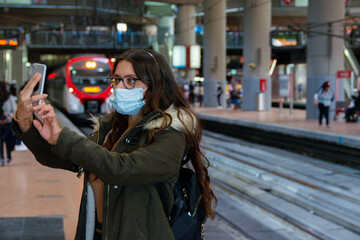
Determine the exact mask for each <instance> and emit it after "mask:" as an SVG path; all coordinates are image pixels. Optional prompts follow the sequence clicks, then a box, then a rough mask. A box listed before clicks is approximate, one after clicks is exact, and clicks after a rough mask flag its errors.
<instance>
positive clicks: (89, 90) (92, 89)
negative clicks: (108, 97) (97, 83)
mask: <svg viewBox="0 0 360 240" xmlns="http://www.w3.org/2000/svg"><path fill="white" fill-rule="evenodd" d="M83 90H84V92H86V93H99V92H100V91H101V89H100V87H84V89H83Z"/></svg>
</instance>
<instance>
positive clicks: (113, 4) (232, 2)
mask: <svg viewBox="0 0 360 240" xmlns="http://www.w3.org/2000/svg"><path fill="white" fill-rule="evenodd" d="M243 1H244V0H227V2H226V3H227V8H235V9H236V8H240V7H242V5H243ZM178 4H194V5H195V6H196V12H197V13H198V12H203V11H204V10H203V0H154V1H144V0H73V1H63V0H51V1H50V0H6V1H1V2H0V27H1V28H4V27H5V28H13V27H17V26H18V25H21V26H23V27H25V28H28V27H34V26H35V25H38V27H39V26H40V27H43V28H44V27H47V26H48V27H50V28H51V27H57V26H58V25H59V24H60V23H64V24H65V25H66V26H67V27H68V26H70V25H73V26H76V27H81V26H90V25H92V26H114V24H115V23H117V22H119V21H123V22H126V23H129V24H137V25H149V24H156V23H157V22H158V19H159V17H161V16H173V15H176V11H177V5H178Z"/></svg>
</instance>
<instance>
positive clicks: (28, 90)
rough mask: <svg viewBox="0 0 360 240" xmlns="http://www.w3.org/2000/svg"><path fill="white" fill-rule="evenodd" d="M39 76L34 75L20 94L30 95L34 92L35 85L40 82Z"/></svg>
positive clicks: (38, 74)
mask: <svg viewBox="0 0 360 240" xmlns="http://www.w3.org/2000/svg"><path fill="white" fill-rule="evenodd" d="M40 79H41V74H40V73H35V75H34V76H33V77H32V78H31V79H30V81H29V82H28V83H27V84H26V85H25V87H24V89H23V90H22V91H21V92H24V93H27V94H31V93H32V92H33V91H34V88H35V86H36V84H37V83H38V82H39V81H40Z"/></svg>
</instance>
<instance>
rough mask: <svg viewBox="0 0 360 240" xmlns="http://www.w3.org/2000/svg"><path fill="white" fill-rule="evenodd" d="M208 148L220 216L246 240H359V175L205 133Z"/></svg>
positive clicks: (323, 163) (305, 158) (205, 143)
mask: <svg viewBox="0 0 360 240" xmlns="http://www.w3.org/2000/svg"><path fill="white" fill-rule="evenodd" d="M204 146H206V148H205V151H206V156H207V157H208V159H209V161H210V162H211V167H210V168H209V172H210V174H211V179H212V184H213V186H214V189H215V191H216V193H217V196H220V198H219V208H218V209H217V211H218V213H217V216H218V217H219V218H220V219H222V221H223V222H224V223H225V224H226V223H232V224H230V225H229V227H231V228H232V229H233V231H237V232H238V233H239V234H242V235H243V237H244V239H329V240H332V239H341V240H343V239H350V240H352V239H354V240H355V239H360V200H359V199H360V198H359V196H360V188H359V186H360V175H359V173H360V172H359V171H358V170H355V169H352V168H348V167H344V166H340V165H336V164H332V163H327V162H324V161H320V160H318V159H313V158H309V157H307V156H301V155H298V154H294V153H290V152H286V151H284V150H279V149H274V148H270V147H265V146H260V145H256V144H253V143H248V142H244V141H241V140H239V139H234V138H230V137H226V136H223V135H220V134H216V133H211V132H207V131H204ZM225 195H227V196H231V198H233V200H231V201H229V200H228V199H226V198H224V196H225ZM234 199H235V200H236V201H237V202H238V204H235V205H234V206H232V207H230V208H229V207H227V206H226V205H229V204H232V202H233V201H234ZM239 206H240V207H239ZM234 212H237V213H238V215H244V213H243V212H247V213H249V212H252V214H245V215H244V217H243V218H245V220H243V219H240V220H239V219H237V218H236V216H234ZM254 213H256V214H254ZM246 218H248V219H250V220H246ZM247 221H250V222H252V221H254V224H253V225H255V226H257V228H258V229H260V230H258V231H256V230H254V229H253V226H248V225H247V224H246V222H247ZM269 221H270V222H271V223H270V224H269V223H268V222H269ZM238 222H239V224H237V223H238ZM274 222H275V223H276V224H275V225H277V227H275V228H274V227H272V226H271V224H274ZM262 228H266V229H267V230H266V232H267V234H268V235H267V237H266V238H264V236H263V235H262V234H261V232H262V230H261V229H262ZM279 229H281V230H279Z"/></svg>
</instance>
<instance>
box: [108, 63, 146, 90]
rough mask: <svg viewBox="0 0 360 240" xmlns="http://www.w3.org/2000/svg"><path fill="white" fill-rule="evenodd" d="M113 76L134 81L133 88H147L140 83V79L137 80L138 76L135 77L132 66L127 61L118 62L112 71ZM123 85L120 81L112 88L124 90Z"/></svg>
mask: <svg viewBox="0 0 360 240" xmlns="http://www.w3.org/2000/svg"><path fill="white" fill-rule="evenodd" d="M114 75H115V76H116V77H119V78H126V79H131V81H132V82H133V81H135V87H134V88H142V89H146V88H148V85H147V84H145V83H144V82H142V81H141V79H139V78H138V76H136V74H135V71H134V68H133V65H132V63H131V62H129V61H126V60H123V61H121V62H119V63H118V65H117V66H116V69H115V71H114ZM135 79H139V80H135ZM128 82H129V81H128ZM123 83H124V81H121V82H120V83H119V84H118V85H116V86H115V87H114V88H125V86H124V84H123Z"/></svg>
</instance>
